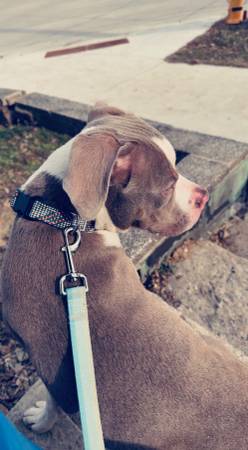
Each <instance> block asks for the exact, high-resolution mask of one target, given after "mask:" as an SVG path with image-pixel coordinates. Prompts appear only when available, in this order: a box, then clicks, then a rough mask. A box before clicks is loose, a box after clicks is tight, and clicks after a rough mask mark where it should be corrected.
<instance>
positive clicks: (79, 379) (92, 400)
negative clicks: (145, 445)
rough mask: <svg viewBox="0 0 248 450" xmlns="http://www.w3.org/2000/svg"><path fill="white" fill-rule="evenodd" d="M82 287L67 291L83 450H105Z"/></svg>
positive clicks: (84, 296)
mask: <svg viewBox="0 0 248 450" xmlns="http://www.w3.org/2000/svg"><path fill="white" fill-rule="evenodd" d="M86 292H87V290H86V288H85V286H78V287H73V288H67V289H66V295H67V304H68V313H69V324H70V333H71V343H72V353H73V361H74V367H75V374H76V384H77V393H78V400H79V410H80V418H81V424H82V430H83V440H84V450H105V447H104V440H103V432H102V425H101V419H100V411H99V405H98V398H97V390H96V379H95V370H94V364H93V354H92V346H91V338H90V329H89V318H88V309H87V299H86Z"/></svg>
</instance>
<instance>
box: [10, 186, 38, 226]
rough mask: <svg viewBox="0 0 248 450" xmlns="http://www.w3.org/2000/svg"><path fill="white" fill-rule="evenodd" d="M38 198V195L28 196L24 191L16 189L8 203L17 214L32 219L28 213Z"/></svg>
mask: <svg viewBox="0 0 248 450" xmlns="http://www.w3.org/2000/svg"><path fill="white" fill-rule="evenodd" d="M38 199H39V197H30V196H29V195H27V194H25V192H23V191H21V190H20V189H17V191H16V194H15V196H14V198H13V199H12V200H11V203H10V204H11V206H12V208H13V210H14V211H15V212H16V213H17V214H19V215H20V216H22V217H24V218H25V219H31V220H33V219H32V218H31V217H30V215H29V213H30V211H31V209H32V207H33V204H34V202H35V201H36V200H38Z"/></svg>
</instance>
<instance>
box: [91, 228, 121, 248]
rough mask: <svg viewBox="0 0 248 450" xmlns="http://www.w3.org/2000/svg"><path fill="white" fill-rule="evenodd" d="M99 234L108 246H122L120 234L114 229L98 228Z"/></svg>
mask: <svg viewBox="0 0 248 450" xmlns="http://www.w3.org/2000/svg"><path fill="white" fill-rule="evenodd" d="M96 233H97V234H100V235H101V236H102V237H103V243H104V245H105V246H106V247H117V248H120V247H122V245H121V241H120V238H119V235H118V234H117V233H116V232H113V231H107V230H98V231H96Z"/></svg>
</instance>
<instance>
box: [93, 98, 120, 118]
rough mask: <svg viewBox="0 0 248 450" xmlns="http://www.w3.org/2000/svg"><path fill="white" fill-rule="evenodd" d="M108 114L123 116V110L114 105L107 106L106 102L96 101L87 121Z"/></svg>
mask: <svg viewBox="0 0 248 450" xmlns="http://www.w3.org/2000/svg"><path fill="white" fill-rule="evenodd" d="M107 114H110V115H112V116H124V115H125V112H124V111H121V109H119V108H116V107H114V106H108V105H107V104H106V103H103V102H97V103H96V104H95V106H93V108H92V109H91V110H90V112H89V114H88V122H91V121H92V120H95V119H99V117H102V116H106V115H107Z"/></svg>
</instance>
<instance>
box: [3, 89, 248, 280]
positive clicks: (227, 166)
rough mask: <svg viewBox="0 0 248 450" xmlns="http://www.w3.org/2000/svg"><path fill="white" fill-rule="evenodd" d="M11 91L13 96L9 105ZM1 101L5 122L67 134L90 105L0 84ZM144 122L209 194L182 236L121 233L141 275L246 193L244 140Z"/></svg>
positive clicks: (246, 147) (83, 120)
mask: <svg viewBox="0 0 248 450" xmlns="http://www.w3.org/2000/svg"><path fill="white" fill-rule="evenodd" d="M10 95H11V96H12V98H15V100H14V101H12V102H11V103H10V104H8V97H9V96H10ZM1 104H4V105H7V110H8V111H9V117H10V122H8V123H24V124H25V123H26V124H27V123H29V124H35V125H37V126H42V127H46V128H49V129H51V130H54V131H58V132H60V133H61V132H63V133H68V134H69V135H71V136H73V135H75V134H76V133H78V132H79V131H80V130H81V129H82V128H83V127H84V126H85V124H86V122H87V116H88V111H89V108H90V106H89V105H87V104H84V103H78V102H73V101H70V100H66V99H61V98H57V97H51V96H47V95H41V94H38V93H30V94H25V93H23V92H20V91H10V90H1V89H0V105H1ZM0 109H1V108H0ZM5 109H6V106H5ZM5 115H6V112H5ZM149 123H151V124H152V125H153V126H154V127H155V128H157V129H158V130H159V131H160V132H161V133H162V134H164V135H165V136H166V137H167V138H168V139H169V140H170V141H171V142H172V144H173V145H174V147H175V149H176V152H177V159H178V168H179V171H180V173H181V174H182V175H184V176H186V177H188V178H190V179H191V180H193V181H195V182H197V183H200V184H202V185H204V186H206V187H207V188H208V189H209V192H210V194H211V196H210V201H209V203H208V207H207V208H206V209H205V213H204V215H203V216H202V218H201V220H200V221H199V222H198V224H197V226H196V227H194V229H193V230H191V231H190V232H189V233H186V234H184V235H183V236H180V237H178V238H170V239H165V238H161V237H159V236H156V235H151V234H150V233H148V232H142V231H140V230H131V231H130V232H129V233H126V234H124V235H122V236H121V240H122V243H123V245H124V247H125V249H126V251H127V253H128V254H129V256H130V257H131V258H132V259H133V261H134V263H135V265H136V267H137V268H138V269H139V271H140V273H141V275H142V277H143V278H145V277H146V275H147V273H148V272H149V271H150V270H151V269H152V268H153V266H154V265H155V264H157V263H158V261H159V260H160V259H161V258H163V257H164V256H165V255H166V254H168V253H170V252H171V251H172V249H173V248H175V247H176V246H177V245H178V244H179V243H181V242H182V241H183V240H185V239H186V238H188V237H193V236H196V235H199V233H204V232H205V231H206V230H207V229H208V228H209V227H210V225H211V223H212V222H213V221H216V220H218V218H220V217H221V216H222V215H223V214H225V213H226V211H227V210H228V208H230V206H231V205H232V204H233V203H234V202H235V201H237V200H238V198H239V197H240V196H241V195H246V185H247V178H248V144H246V143H242V142H237V141H233V140H229V139H224V138H221V137H214V136H210V135H207V134H202V133H197V132H191V131H186V130H182V129H178V128H173V127H171V126H168V125H166V124H163V123H161V122H157V121H151V120H149Z"/></svg>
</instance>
